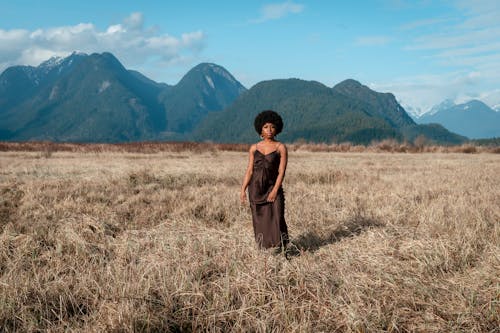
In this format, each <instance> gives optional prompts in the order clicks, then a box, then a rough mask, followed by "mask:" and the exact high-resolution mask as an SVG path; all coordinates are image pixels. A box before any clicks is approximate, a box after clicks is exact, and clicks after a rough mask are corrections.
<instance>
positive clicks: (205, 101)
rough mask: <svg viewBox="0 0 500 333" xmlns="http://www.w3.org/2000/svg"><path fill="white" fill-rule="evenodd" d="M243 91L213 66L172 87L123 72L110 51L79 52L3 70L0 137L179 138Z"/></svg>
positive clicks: (201, 67)
mask: <svg viewBox="0 0 500 333" xmlns="http://www.w3.org/2000/svg"><path fill="white" fill-rule="evenodd" d="M202 81H205V82H207V83H206V84H205V85H203V84H201V83H200V82H202ZM211 85H213V86H215V85H217V89H209V88H211ZM207 86H208V87H209V88H207ZM215 90H216V92H215ZM244 90H245V88H244V87H243V86H242V85H241V84H240V83H239V82H238V81H236V80H235V79H234V78H233V77H232V76H231V75H230V74H229V73H228V72H227V71H226V70H225V69H224V68H222V67H220V66H217V65H213V64H200V65H199V66H197V67H196V68H195V69H193V70H192V71H190V72H189V73H188V74H187V75H186V76H185V77H184V78H183V79H182V80H181V82H180V83H179V84H178V85H175V86H168V85H166V84H163V83H157V82H155V81H153V80H150V79H149V78H147V77H145V76H144V75H142V74H141V73H139V72H136V71H130V70H127V69H125V68H124V67H123V66H122V64H121V63H120V62H119V61H118V60H117V59H116V58H115V57H114V56H113V55H112V54H111V53H102V54H97V53H94V54H91V55H86V54H76V53H74V54H72V55H71V56H69V57H67V58H63V59H60V58H52V59H50V60H49V61H46V62H44V63H42V64H41V65H40V66H37V67H32V66H15V67H11V68H9V69H7V70H5V71H4V72H3V73H2V75H0V140H18V141H23V140H53V141H77V142H125V141H140V140H158V139H174V140H175V139H182V138H185V137H186V134H188V132H189V130H190V129H191V128H192V127H193V126H195V125H196V123H197V122H198V121H199V120H200V119H201V118H202V117H203V116H204V115H206V114H207V113H208V112H211V111H216V110H222V109H224V107H226V106H227V105H229V104H230V103H231V102H232V101H233V100H234V99H235V98H236V97H237V96H238V94H239V93H241V91H244ZM172 92H173V93H172Z"/></svg>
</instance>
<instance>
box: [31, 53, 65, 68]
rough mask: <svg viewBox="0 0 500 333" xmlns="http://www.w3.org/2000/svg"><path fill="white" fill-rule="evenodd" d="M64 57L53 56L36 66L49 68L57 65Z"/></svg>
mask: <svg viewBox="0 0 500 333" xmlns="http://www.w3.org/2000/svg"><path fill="white" fill-rule="evenodd" d="M64 59H65V58H63V57H58V56H53V57H51V58H50V59H49V60H45V61H44V62H42V63H41V64H40V65H39V66H38V67H40V68H44V69H47V70H50V69H52V68H54V67H56V66H59V65H60V64H61V63H62V62H63V61H64Z"/></svg>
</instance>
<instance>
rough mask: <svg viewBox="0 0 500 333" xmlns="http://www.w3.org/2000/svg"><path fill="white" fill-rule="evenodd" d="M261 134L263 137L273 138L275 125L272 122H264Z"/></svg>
mask: <svg viewBox="0 0 500 333" xmlns="http://www.w3.org/2000/svg"><path fill="white" fill-rule="evenodd" d="M261 135H262V138H263V139H273V138H274V136H275V135H276V125H274V124H273V123H265V124H264V126H262V133H261Z"/></svg>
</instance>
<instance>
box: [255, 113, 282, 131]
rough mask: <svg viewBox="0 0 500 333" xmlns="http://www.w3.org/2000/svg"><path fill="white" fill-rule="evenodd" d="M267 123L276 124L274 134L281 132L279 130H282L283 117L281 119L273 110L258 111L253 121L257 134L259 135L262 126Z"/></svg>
mask: <svg viewBox="0 0 500 333" xmlns="http://www.w3.org/2000/svg"><path fill="white" fill-rule="evenodd" d="M267 123H271V124H273V125H274V126H276V135H278V134H279V133H281V130H283V119H281V116H280V115H279V114H278V113H277V112H275V111H273V110H265V111H262V112H261V113H259V114H258V115H257V117H255V121H254V122H253V125H254V127H255V131H257V134H259V135H260V134H261V133H262V127H264V125H265V124H267Z"/></svg>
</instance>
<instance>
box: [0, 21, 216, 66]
mask: <svg viewBox="0 0 500 333" xmlns="http://www.w3.org/2000/svg"><path fill="white" fill-rule="evenodd" d="M205 39H206V36H205V34H204V33H203V31H192V32H186V33H184V34H181V36H171V35H169V34H166V33H160V32H158V31H157V30H155V29H151V28H146V27H144V17H143V15H142V13H132V14H131V15H130V16H128V17H126V18H125V19H124V20H123V22H121V23H119V24H115V25H110V26H108V27H107V28H106V29H104V30H100V29H98V28H97V27H96V26H95V25H94V24H92V23H79V24H76V25H73V26H60V27H52V28H48V29H36V30H34V31H29V30H23V29H20V30H2V29H0V72H1V71H3V70H4V69H5V68H6V67H8V66H12V65H18V64H25V65H37V64H39V63H40V62H42V61H44V60H46V59H48V58H49V57H51V56H64V55H67V54H69V53H71V52H73V51H75V50H77V51H82V52H86V53H92V52H104V51H109V52H112V53H114V54H115V55H116V56H117V57H118V58H119V59H120V60H121V61H122V62H124V64H125V65H126V66H133V67H141V65H143V64H145V63H148V65H149V66H157V67H159V68H161V67H162V66H166V65H168V64H171V63H175V62H179V61H183V59H186V57H190V56H196V55H197V54H199V53H200V52H201V51H202V50H203V48H204V46H205Z"/></svg>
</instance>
